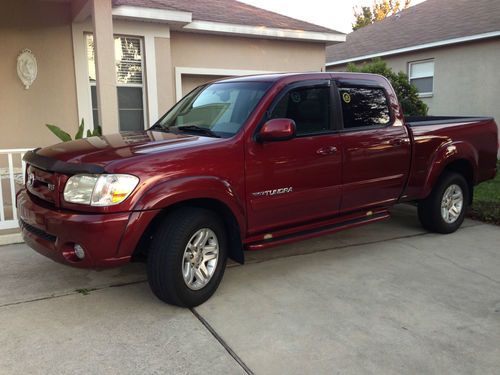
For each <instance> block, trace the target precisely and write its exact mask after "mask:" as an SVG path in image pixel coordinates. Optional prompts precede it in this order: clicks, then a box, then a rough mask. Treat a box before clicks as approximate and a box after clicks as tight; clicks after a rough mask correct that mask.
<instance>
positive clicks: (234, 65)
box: [171, 32, 325, 72]
mask: <svg viewBox="0 0 500 375" xmlns="http://www.w3.org/2000/svg"><path fill="white" fill-rule="evenodd" d="M171 49H172V62H173V65H174V67H203V68H227V69H253V70H269V71H280V72H281V71H320V70H321V69H323V68H324V62H325V45H324V44H322V43H305V42H294V41H282V40H275V39H258V38H245V37H232V36H221V35H207V34H195V33H187V32H171Z"/></svg>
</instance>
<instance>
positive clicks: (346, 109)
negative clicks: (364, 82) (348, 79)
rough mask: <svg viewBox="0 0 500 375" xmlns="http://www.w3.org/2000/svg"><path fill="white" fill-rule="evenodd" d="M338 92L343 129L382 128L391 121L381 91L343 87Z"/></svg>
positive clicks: (382, 91) (386, 103)
mask: <svg viewBox="0 0 500 375" xmlns="http://www.w3.org/2000/svg"><path fill="white" fill-rule="evenodd" d="M339 91H340V99H341V102H342V115H343V120H344V128H345V129H352V128H364V127H370V126H372V127H375V126H383V125H386V124H388V123H389V121H390V120H391V116H390V111H389V104H388V102H387V98H386V96H385V93H384V90H383V89H380V88H364V87H363V88H361V87H359V88H356V87H343V88H340V89H339Z"/></svg>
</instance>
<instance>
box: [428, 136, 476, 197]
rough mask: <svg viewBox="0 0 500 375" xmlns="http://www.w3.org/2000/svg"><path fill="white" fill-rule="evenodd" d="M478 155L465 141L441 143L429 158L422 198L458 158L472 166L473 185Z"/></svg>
mask: <svg viewBox="0 0 500 375" xmlns="http://www.w3.org/2000/svg"><path fill="white" fill-rule="evenodd" d="M478 159H479V156H478V154H477V150H476V149H475V148H474V146H472V145H471V144H470V143H468V142H465V141H457V142H447V143H444V144H442V145H441V146H440V147H439V148H438V149H437V150H436V151H435V152H434V155H433V157H432V160H431V167H430V168H429V172H428V173H427V177H426V179H425V182H424V185H423V189H422V193H423V195H422V198H425V197H427V196H428V195H429V194H430V193H431V192H432V189H433V187H434V185H435V184H436V182H437V180H438V179H439V177H440V176H441V175H442V173H443V172H444V170H445V169H446V168H447V167H448V166H449V165H450V164H451V163H453V162H456V161H459V160H465V161H467V162H468V163H469V164H470V165H471V167H472V181H471V183H472V184H473V185H474V184H475V182H476V179H477V176H476V171H477V167H478Z"/></svg>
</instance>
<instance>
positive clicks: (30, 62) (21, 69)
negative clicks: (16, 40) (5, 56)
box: [17, 49, 38, 90]
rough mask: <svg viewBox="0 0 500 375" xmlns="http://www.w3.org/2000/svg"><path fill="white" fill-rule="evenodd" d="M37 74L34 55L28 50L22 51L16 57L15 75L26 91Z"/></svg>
mask: <svg viewBox="0 0 500 375" xmlns="http://www.w3.org/2000/svg"><path fill="white" fill-rule="evenodd" d="M37 74H38V67H37V64H36V58H35V55H33V52H31V50H29V49H24V50H23V51H22V52H21V53H20V54H19V56H17V75H18V76H19V79H20V80H21V82H22V83H23V85H24V88H25V89H26V90H27V89H29V88H30V86H31V85H32V84H33V82H34V81H35V79H36V76H37Z"/></svg>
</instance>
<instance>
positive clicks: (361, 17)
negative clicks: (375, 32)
mask: <svg viewBox="0 0 500 375" xmlns="http://www.w3.org/2000/svg"><path fill="white" fill-rule="evenodd" d="M403 1H404V2H402V1H401V0H374V3H373V5H372V6H371V7H361V8H360V7H354V8H353V11H354V17H355V19H356V21H355V22H354V23H353V24H352V29H353V30H354V31H355V30H358V29H360V28H362V27H365V26H367V25H370V24H372V23H374V22H377V21H381V20H383V19H384V18H387V17H389V16H391V15H393V14H396V13H398V12H399V11H401V10H403V9H406V8H408V7H409V6H410V2H411V0H403Z"/></svg>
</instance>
